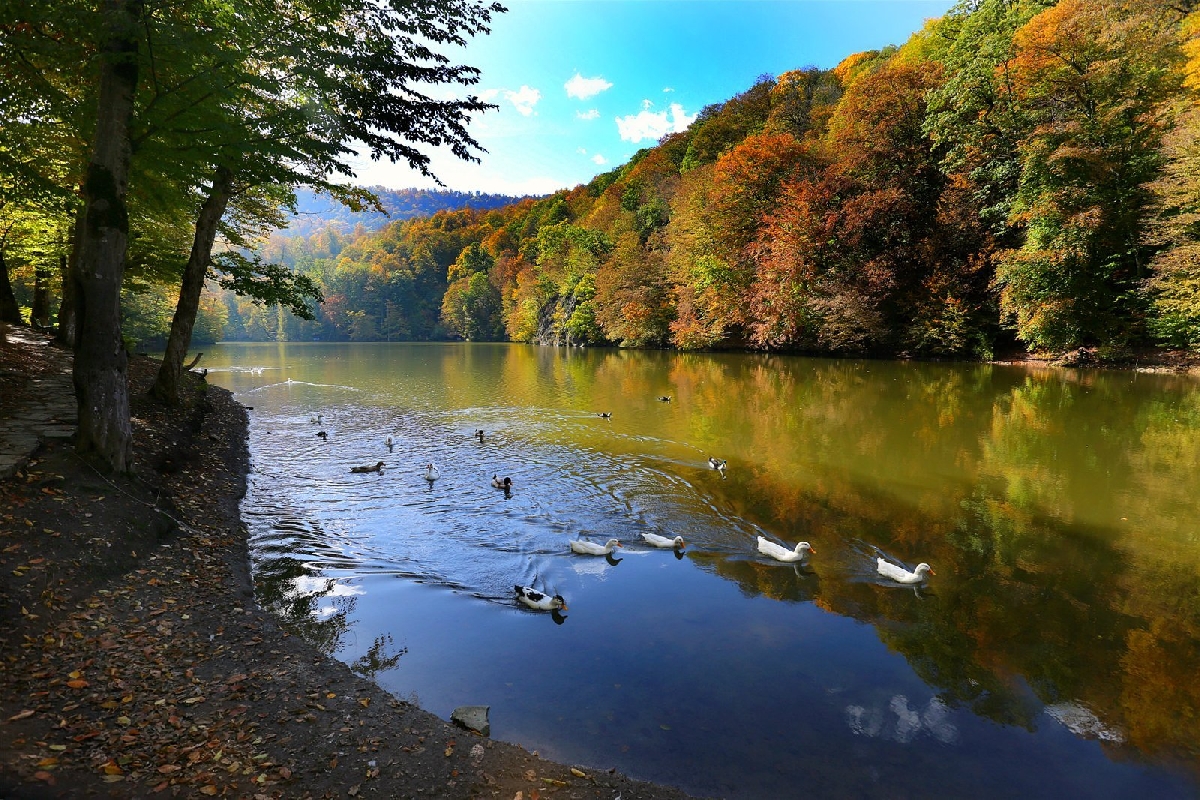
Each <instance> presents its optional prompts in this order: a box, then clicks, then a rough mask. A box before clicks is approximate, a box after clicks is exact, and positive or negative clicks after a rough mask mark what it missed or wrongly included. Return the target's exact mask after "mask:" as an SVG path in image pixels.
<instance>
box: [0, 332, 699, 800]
mask: <svg viewBox="0 0 1200 800" xmlns="http://www.w3.org/2000/svg"><path fill="white" fill-rule="evenodd" d="M27 336H33V337H34V338H37V337H39V336H40V335H35V334H28V335H26V334H23V337H27ZM46 339H48V337H46ZM69 362H70V354H69V353H68V352H66V351H63V350H60V349H57V348H54V347H53V346H51V345H49V344H48V343H46V342H43V343H42V344H41V345H36V346H32V347H30V346H28V345H22V344H17V343H13V342H7V343H3V344H0V377H3V385H0V401H3V402H2V404H0V409H2V411H0V413H2V414H12V413H13V411H14V410H17V409H19V408H21V407H22V405H23V404H24V405H26V406H27V405H28V404H30V403H37V402H39V400H38V394H37V392H36V391H34V390H35V389H38V388H39V387H40V388H43V389H44V387H45V385H46V381H53V380H55V379H57V380H59V381H61V380H62V379H63V375H64V365H66V371H65V375H66V380H68V381H69ZM157 364H158V362H157V361H155V360H151V359H149V358H144V357H133V358H131V359H130V370H129V376H130V386H131V414H132V417H133V424H134V450H135V455H134V467H135V474H134V476H133V477H110V476H104V475H101V474H100V473H98V472H96V471H95V470H93V469H92V468H91V467H90V466H89V465H88V464H86V463H85V462H84V461H83V460H82V459H80V458H79V457H77V456H75V454H74V452H73V448H72V446H71V444H70V442H69V441H68V440H67V439H65V438H64V439H47V440H45V441H43V443H42V444H41V445H40V446H39V447H38V448H37V450H36V451H35V452H34V453H33V454H32V455H31V456H30V457H29V459H28V461H27V462H26V463H24V464H23V465H20V466H18V467H17V468H16V469H15V472H14V474H13V475H12V476H11V477H8V478H6V479H4V480H2V481H0V498H2V500H0V663H2V664H3V670H2V671H0V692H2V695H0V797H5V798H12V799H14V800H15V799H16V798H48V797H67V798H70V797H80V796H84V795H99V796H108V797H129V798H135V797H150V796H153V797H175V796H225V797H255V798H283V797H321V798H332V797H348V796H349V797H364V796H376V797H418V796H426V797H439V798H482V797H498V798H504V800H513V798H520V799H521V800H532V798H538V797H541V798H550V797H562V798H581V799H582V800H592V798H596V799H597V800H598V799H599V798H604V800H612V798H614V797H617V796H620V797H621V798H623V800H683V799H684V798H687V797H688V795H687V794H686V793H685V792H683V791H682V790H679V789H676V788H672V787H665V786H658V785H654V784H650V783H645V782H641V781H636V780H632V779H629V778H627V777H625V776H622V775H620V774H618V773H616V772H615V771H614V770H605V769H594V768H590V767H572V766H570V765H565V764H556V763H553V762H550V761H546V760H544V759H541V758H539V757H538V756H537V755H536V753H529V752H527V751H526V750H524V749H523V748H521V747H519V746H517V745H515V744H511V743H506V742H500V741H494V740H492V739H489V738H486V737H482V736H479V735H477V734H474V733H472V732H469V731H466V730H463V729H460V728H457V727H454V726H453V725H451V724H450V723H449V722H446V721H444V720H442V719H440V718H438V717H437V716H435V715H434V714H432V713H430V712H427V711H424V710H422V709H420V708H418V707H416V706H413V705H411V704H409V703H406V702H403V701H401V700H398V699H397V698H395V697H393V696H392V695H390V694H388V693H387V692H386V691H385V690H383V689H382V688H380V687H379V686H378V685H376V684H375V683H374V682H372V681H371V680H369V679H367V678H364V677H360V676H358V675H356V674H354V673H353V672H351V670H350V668H349V667H348V666H347V665H345V664H343V663H342V662H340V661H337V660H336V659H334V658H333V657H331V656H326V655H324V654H322V653H320V652H319V651H318V650H316V649H315V648H313V647H311V646H310V645H308V644H307V643H305V642H304V641H302V640H301V639H300V637H299V636H297V635H295V634H292V633H290V632H288V631H287V630H286V629H284V628H283V627H282V626H281V624H280V622H279V621H278V620H277V619H276V618H275V617H274V616H272V615H271V614H270V613H269V612H266V611H264V610H263V609H262V608H260V607H259V606H258V604H257V603H256V602H255V600H254V593H253V584H252V578H251V575H250V566H249V559H248V552H247V541H246V530H245V528H244V526H243V525H242V523H241V519H240V509H239V504H240V500H241V498H242V496H243V495H244V493H245V486H246V476H247V474H248V472H247V471H248V469H249V453H248V448H247V444H246V437H247V420H248V418H247V414H246V410H245V408H244V407H242V406H241V405H240V404H238V403H237V402H236V401H234V400H233V397H232V395H231V394H230V393H229V392H228V391H226V390H224V389H220V388H218V387H213V386H208V385H207V384H205V383H204V382H203V381H202V380H201V379H200V378H198V377H195V376H190V377H189V383H190V385H189V386H188V389H187V391H186V394H187V400H186V401H185V405H184V407H183V408H182V409H172V408H167V407H165V406H162V405H160V404H158V403H156V402H155V401H152V400H150V399H148V398H147V397H146V393H145V391H146V388H147V387H148V386H149V381H150V380H152V379H153V375H154V372H155V370H156V369H157ZM55 375H57V378H54V376H55ZM59 386H60V388H61V383H60V384H59Z"/></svg>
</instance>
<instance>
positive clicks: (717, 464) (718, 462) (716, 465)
mask: <svg viewBox="0 0 1200 800" xmlns="http://www.w3.org/2000/svg"><path fill="white" fill-rule="evenodd" d="M727 466H729V462H728V461H726V460H725V459H723V458H713V457H712V456H709V457H708V467H709V469H715V470H717V471H718V472H724V471H725V467H727Z"/></svg>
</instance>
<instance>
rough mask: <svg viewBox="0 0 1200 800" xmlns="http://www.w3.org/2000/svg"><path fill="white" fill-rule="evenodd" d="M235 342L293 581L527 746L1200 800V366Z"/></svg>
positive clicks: (747, 769) (278, 581)
mask: <svg viewBox="0 0 1200 800" xmlns="http://www.w3.org/2000/svg"><path fill="white" fill-rule="evenodd" d="M203 363H204V364H205V365H207V366H208V367H209V370H210V371H209V380H210V381H212V382H214V383H216V384H219V385H222V386H225V387H227V388H229V389H231V390H232V391H233V392H234V393H235V395H236V397H237V399H238V400H240V401H241V402H242V403H244V404H245V405H247V406H252V407H253V410H252V411H251V412H250V420H251V427H250V451H251V458H252V465H253V471H252V474H251V475H250V487H249V491H248V494H247V497H246V499H245V501H244V503H243V506H242V512H243V518H244V519H245V520H246V522H247V525H248V526H249V529H250V533H251V551H252V560H253V566H254V573H255V580H256V587H257V594H258V599H259V602H261V603H262V604H263V605H264V606H266V607H267V608H270V609H272V610H274V611H275V612H276V613H277V614H279V615H280V616H282V617H284V618H285V619H286V620H287V621H288V622H289V624H290V625H292V626H293V627H294V628H296V629H298V630H299V631H301V632H302V633H303V635H304V636H305V637H306V638H307V639H309V640H310V641H312V642H314V643H315V644H316V645H317V646H318V647H320V648H321V649H322V650H324V651H326V652H328V653H331V654H333V655H334V656H336V657H337V658H339V659H341V660H343V661H345V662H347V663H349V664H351V665H352V666H353V667H354V668H355V669H356V670H357V671H359V672H360V673H362V674H366V675H369V676H371V677H372V678H373V679H374V680H376V681H377V682H379V683H380V684H381V685H382V686H384V687H385V688H387V689H388V690H390V691H391V692H393V693H394V694H396V695H397V696H399V697H401V698H404V699H407V700H410V701H412V702H414V703H417V704H419V705H420V706H421V707H423V708H426V709H428V710H430V711H432V712H434V713H436V714H438V715H439V716H441V717H443V718H448V717H449V715H450V712H451V711H452V710H453V709H454V708H455V707H456V706H459V705H470V704H482V705H489V706H491V726H492V732H491V735H492V737H493V738H496V739H503V740H507V741H512V742H517V743H519V744H522V745H524V746H525V747H527V748H529V749H531V750H536V751H538V752H539V753H540V754H541V755H543V756H545V757H548V758H552V759H555V760H559V761H564V762H567V763H572V764H577V765H581V766H586V767H588V768H593V769H604V768H609V767H616V768H618V769H620V770H621V771H623V772H625V773H627V774H629V775H631V776H633V777H637V778H642V779H647V780H653V781H659V782H665V783H669V784H673V785H676V786H679V787H682V788H684V789H686V790H688V791H689V792H692V793H694V794H697V795H701V796H717V797H727V798H756V799H761V798H774V797H794V796H806V797H847V796H854V797H864V798H867V797H878V798H901V797H923V796H943V797H945V796H960V797H961V796H970V797H975V798H985V797H996V798H1012V797H1021V798H1031V797H1032V798H1040V797H1046V798H1058V797H1089V798H1109V797H1111V798H1124V797H1155V798H1174V797H1180V798H1182V797H1195V796H1196V795H1197V793H1198V792H1200V681H1197V678H1196V676H1197V675H1198V674H1200V514H1198V513H1197V512H1198V505H1200V504H1198V498H1200V382H1198V381H1196V380H1195V379H1193V378H1188V377H1181V376H1171V375H1154V374H1146V373H1137V372H1115V371H1114V372H1102V371H1085V370H1064V369H1051V368H1038V367H1022V366H995V365H977V364H923V363H908V362H886V361H865V360H821V359H807V358H799V357H781V356H770V355H754V354H683V353H671V352H648V351H647V352H643V351H623V350H615V349H566V348H540V347H535V346H527V345H517V344H327V343H304V344H296V343H286V344H284V343H279V344H276V343H270V344H227V345H220V346H217V347H210V348H207V349H206V352H205V356H204V361H203ZM660 396H670V402H664V401H661V400H659V399H658V398H659V397H660ZM600 413H611V415H612V416H611V418H604V417H601V416H599V414H600ZM318 415H320V422H319V423H318V422H317V421H316V418H317V416H318ZM480 429H482V430H483V431H484V436H483V441H482V442H481V441H479V439H478V438H477V437H476V436H475V432H476V431H477V430H480ZM319 430H320V431H324V432H325V433H326V435H327V438H325V439H322V438H320V437H318V436H317V435H316V434H317V432H318V431H319ZM388 436H391V437H392V439H393V446H392V447H391V448H389V447H388V446H387V445H386V443H385V442H386V439H387V437H388ZM709 457H717V458H721V459H726V460H727V462H728V468H727V470H726V471H725V472H724V474H722V473H721V472H719V471H717V470H714V469H711V468H710V467H709V464H708V459H709ZM378 461H383V462H384V468H383V470H382V471H381V472H379V473H369V474H352V473H351V472H350V468H351V467H353V466H360V465H373V464H375V463H377V462H378ZM431 462H432V463H434V464H436V465H437V466H438V468H439V470H440V477H439V478H438V479H437V480H436V481H433V482H429V481H427V480H425V477H424V473H425V468H426V465H427V464H429V463H431ZM493 474H495V475H498V476H501V477H503V476H509V477H511V478H512V482H513V488H512V491H511V493H507V494H506V493H505V492H504V491H501V490H499V489H496V488H493V487H492V485H491V479H492V476H493ZM643 533H652V534H658V535H665V536H670V537H674V536H676V535H680V536H682V537H683V538H684V540H685V541H686V546H685V548H684V549H683V551H682V552H681V553H676V552H675V551H672V550H669V549H667V550H663V549H655V548H651V547H648V546H645V545H644V544H640V543H639V541H640V537H641V534H643ZM758 536H764V537H766V538H768V539H770V540H772V541H775V542H779V543H782V544H784V545H786V546H787V547H789V548H790V547H792V546H794V545H795V544H796V543H797V542H799V541H801V540H803V541H808V542H810V543H811V545H812V547H813V549H814V550H815V553H814V555H813V556H812V557H811V559H809V560H808V561H807V562H804V563H802V564H799V565H797V564H785V563H780V562H777V561H773V560H771V559H768V558H766V557H764V556H761V555H759V554H758V552H757V548H756V539H757V537H758ZM578 537H585V538H589V539H591V540H593V541H596V542H599V543H603V542H604V541H605V540H607V539H608V538H610V537H612V538H617V539H619V540H621V542H622V543H623V544H624V547H623V548H621V549H619V550H617V551H616V553H615V555H614V556H612V557H609V558H604V557H598V556H584V555H575V554H572V553H571V552H570V549H569V546H568V545H569V541H570V540H572V539H575V538H578ZM881 555H883V556H885V557H887V558H890V559H892V560H894V561H896V562H899V563H902V564H904V565H906V566H908V567H909V568H912V567H913V566H914V565H915V564H916V563H918V562H928V563H929V564H930V565H932V567H933V569H934V570H935V572H936V575H935V576H934V577H931V578H930V579H929V581H928V583H927V584H926V585H924V586H923V587H915V588H914V587H911V586H901V585H897V584H895V583H893V582H891V581H889V580H887V579H884V578H883V577H881V576H880V575H878V574H877V571H876V559H877V558H878V557H880V556H881ZM515 584H521V585H531V586H534V587H536V588H537V589H539V590H544V591H547V592H549V593H552V594H553V593H558V594H561V595H562V596H563V597H564V598H565V600H566V602H567V604H568V609H567V611H566V612H565V613H563V614H555V615H551V614H548V613H542V612H537V611H532V610H528V609H526V608H524V607H522V606H519V605H518V604H517V603H516V602H515V600H514V593H513V586H514V585H515Z"/></svg>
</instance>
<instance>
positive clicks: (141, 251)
mask: <svg viewBox="0 0 1200 800" xmlns="http://www.w3.org/2000/svg"><path fill="white" fill-rule="evenodd" d="M798 57H799V56H798ZM1198 92H1200V11H1197V10H1196V4H1195V3H1194V2H1192V0H1178V2H1167V1H1166V0H1159V1H1158V2H1153V3H1145V2H1131V1H1130V0H1087V1H1085V0H1062V2H1050V0H964V2H962V3H960V4H959V5H958V6H956V7H955V8H954V9H952V10H951V12H949V13H948V14H946V15H945V16H944V17H942V18H940V19H937V20H932V21H930V22H929V23H928V24H927V25H926V26H925V28H924V29H923V30H921V31H919V32H918V33H917V34H915V35H914V36H913V37H911V39H910V40H909V41H907V42H906V43H904V44H903V45H901V46H898V47H890V48H887V49H885V50H882V51H876V52H865V53H857V54H854V55H851V56H849V57H848V58H846V59H845V60H844V61H842V63H840V64H838V65H837V66H836V67H834V68H833V69H828V70H826V69H818V68H815V67H802V68H799V69H796V70H794V71H791V72H787V73H784V74H781V75H779V76H770V75H763V76H761V77H760V78H759V79H758V80H757V81H756V82H755V83H754V84H753V85H752V86H750V87H749V88H747V89H746V90H745V91H744V92H742V93H741V94H739V95H737V96H736V97H733V98H731V99H729V100H727V101H726V102H724V103H720V104H716V105H712V106H708V107H706V108H704V109H703V110H702V112H701V113H700V114H699V116H698V118H697V119H696V121H695V122H694V123H693V124H692V125H691V126H690V127H689V128H688V129H687V130H686V131H684V132H682V133H677V134H670V135H668V136H666V137H665V138H663V139H662V140H661V141H660V142H659V143H658V144H657V146H654V147H651V148H647V149H644V150H641V151H639V152H638V153H637V154H636V155H635V156H634V157H633V158H632V159H631V160H630V161H629V162H628V163H626V164H623V165H621V166H620V167H618V168H616V169H614V170H612V171H611V172H608V173H605V174H601V175H598V176H597V177H596V178H594V179H593V180H592V181H591V182H590V183H588V184H586V185H581V186H577V187H576V188H574V189H571V190H564V191H560V192H558V193H556V194H554V195H551V196H548V197H541V198H524V199H520V200H516V199H514V202H512V203H510V204H508V205H502V206H497V204H496V203H495V202H493V203H490V204H487V205H486V206H482V207H481V206H480V205H479V204H476V205H475V207H465V208H464V207H458V208H445V209H444V210H440V211H437V212H436V213H433V214H432V215H423V216H414V217H411V218H407V219H395V218H393V221H392V222H391V223H390V224H389V225H386V226H384V227H377V226H374V225H372V226H365V225H362V224H358V225H355V224H353V223H351V222H347V221H346V218H347V215H344V214H343V215H342V219H331V218H327V219H326V220H325V222H324V224H323V225H320V226H316V227H314V226H313V225H311V224H309V225H308V226H307V227H304V228H302V229H299V230H297V229H292V230H290V231H287V230H285V231H282V232H281V231H279V230H276V231H275V232H274V233H270V230H271V229H272V227H278V226H279V225H281V224H283V222H284V219H285V214H283V212H280V213H279V214H277V215H274V216H273V212H268V211H266V210H264V209H266V208H268V207H269V205H270V203H272V202H276V201H278V200H279V199H280V197H281V195H279V194H277V193H272V192H271V191H270V190H269V188H266V187H265V186H263V187H260V188H259V189H258V193H257V194H256V195H254V196H252V197H251V198H250V200H251V201H252V202H251V201H246V200H245V198H243V202H242V203H241V205H240V206H238V207H236V208H235V207H234V206H236V205H237V204H236V203H235V204H234V205H231V207H230V212H229V214H228V215H227V218H226V220H225V222H224V223H223V225H224V227H223V228H222V230H221V232H220V235H219V236H218V238H217V247H216V251H217V255H216V256H215V257H214V258H213V260H212V262H211V263H210V272H209V281H208V283H207V285H206V288H205V291H204V293H203V295H202V297H201V299H200V302H199V315H198V318H197V323H196V329H195V337H196V339H197V340H199V341H203V340H217V339H222V338H224V339H242V340H247V339H248V340H273V339H293V340H309V339H323V340H353V341H374V340H430V339H456V338H461V339H467V340H512V341H521V342H539V343H560V344H613V345H619V346H627V347H672V348H679V349H701V348H750V349H763V350H787V351H798V352H810V353H830V354H874V355H906V356H915V357H953V358H989V357H992V356H993V355H994V354H995V353H996V352H997V351H999V350H1010V349H1013V348H1018V347H1023V348H1027V349H1030V350H1040V351H1051V352H1055V351H1057V352H1062V351H1064V350H1067V349H1070V348H1075V347H1078V346H1082V345H1088V346H1097V347H1099V348H1100V350H1101V352H1102V353H1111V354H1113V355H1119V354H1121V353H1123V352H1126V351H1127V350H1128V349H1130V348H1133V347H1145V346H1151V345H1159V346H1171V347H1191V348H1195V347H1200V222H1198V220H1200V174H1198V173H1197V168H1196V165H1197V164H1198V163H1200V104H1197V102H1196V101H1197V93H1198ZM485 157H486V156H485ZM136 161H137V159H136V158H135V164H136ZM149 172H150V173H153V172H154V170H149ZM62 174H65V173H62ZM152 179H153V180H159V178H155V176H154V175H153V174H148V175H147V176H146V178H145V179H144V181H145V182H144V184H143V186H142V188H141V189H138V187H136V186H135V187H134V189H135V190H137V191H140V192H142V193H144V195H145V197H144V199H143V201H142V202H143V213H142V214H141V215H140V216H139V215H138V214H137V213H136V212H137V211H138V209H136V208H135V214H134V216H133V217H132V218H131V222H130V224H131V227H132V228H133V232H132V238H131V241H133V243H134V244H133V245H132V248H133V249H132V250H131V255H130V264H129V269H128V271H127V273H126V275H125V282H124V288H123V294H122V307H123V317H124V323H123V324H124V332H125V336H126V338H127V339H130V340H133V341H138V342H151V343H152V342H155V341H159V342H161V341H163V340H164V339H165V337H166V331H167V329H168V328H169V326H170V319H171V314H172V312H173V310H174V306H175V298H176V295H177V293H178V277H177V275H178V269H179V268H180V266H181V265H182V264H183V263H184V262H186V261H187V259H188V249H187V248H188V246H189V245H190V244H191V233H192V231H191V229H190V228H189V227H188V223H187V213H186V209H179V208H178V207H174V208H169V209H168V210H167V212H166V213H165V214H164V213H151V211H150V210H149V209H151V208H152V203H151V201H152V200H153V195H154V192H155V191H157V190H158V188H157V186H156V185H155V184H154V182H153V180H152ZM10 183H11V181H10ZM317 188H318V189H321V188H322V186H321V185H317ZM324 188H325V189H326V190H329V188H330V186H329V185H324ZM333 194H334V195H335V196H337V198H338V199H340V200H343V201H345V202H349V203H350V204H351V205H352V206H353V207H354V208H356V209H367V210H369V209H370V203H369V202H368V201H365V200H364V199H363V197H362V196H361V195H355V194H354V193H347V192H345V191H342V192H341V193H340V194H339V193H338V191H336V190H334V191H333ZM46 196H48V197H49V196H55V195H53V193H49V194H47V195H46ZM55 197H56V198H58V199H56V200H55V201H54V202H53V203H43V204H40V205H39V204H36V203H34V204H29V203H25V204H21V203H16V202H13V201H11V200H10V201H6V203H5V205H4V207H3V208H0V215H2V216H4V218H5V220H4V228H3V231H4V237H3V239H2V240H0V254H2V255H3V259H4V265H5V278H6V279H7V278H10V277H11V281H12V284H13V287H14V290H15V296H16V298H17V300H18V301H19V305H21V306H24V308H25V315H26V317H32V318H33V319H34V320H36V321H39V322H43V323H44V322H47V321H49V320H50V318H51V315H52V310H53V307H54V303H53V298H54V296H55V295H56V293H59V292H60V291H61V279H60V273H61V271H62V269H65V258H66V255H65V253H66V251H67V250H68V249H69V239H70V236H71V234H70V225H69V224H68V220H69V218H70V215H71V214H72V213H73V212H72V206H71V204H70V203H69V202H62V201H61V196H55ZM283 197H284V198H285V199H286V196H285V195H284V196H283ZM196 202H198V200H197V201H196ZM255 204H257V206H256V205H255ZM459 205H460V206H461V205H462V204H461V203H460V204H459ZM467 205H470V204H469V203H468V204H467ZM350 218H351V219H353V215H350ZM376 218H378V215H376ZM247 219H252V220H254V221H255V225H249V224H247V223H246V220H247ZM239 222H240V223H241V224H240V225H239ZM139 226H141V230H139ZM230 231H233V234H232V235H230ZM222 242H223V244H222ZM223 258H224V259H228V260H229V263H234V262H236V261H237V260H238V259H239V258H240V259H241V260H242V261H244V262H246V263H247V264H249V265H250V266H251V267H256V268H257V269H258V275H259V276H260V278H261V276H263V275H265V276H267V280H266V283H271V282H272V281H273V282H274V285H275V287H276V289H277V291H274V292H268V291H263V290H262V288H261V287H262V285H263V284H264V281H263V280H259V281H258V283H257V284H255V283H254V282H253V281H241V282H239V281H238V280H236V279H235V278H232V277H230V276H228V275H226V276H225V278H224V279H223V280H222V281H221V282H220V283H218V282H217V281H216V280H214V278H216V277H218V269H217V266H218V265H220V264H221V263H223V262H222V261H221V259H223ZM272 270H273V271H272ZM235 271H236V270H235ZM256 285H257V287H258V289H257V290H255V286H256ZM280 287H282V288H281V289H280ZM3 288H5V287H3V286H0V289H3ZM248 289H249V291H248Z"/></svg>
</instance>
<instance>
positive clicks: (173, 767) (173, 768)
mask: <svg viewBox="0 0 1200 800" xmlns="http://www.w3.org/2000/svg"><path fill="white" fill-rule="evenodd" d="M181 769H183V767H181V766H179V765H178V764H163V765H162V766H161V767H159V768H158V771H159V772H161V773H162V774H164V775H166V774H167V773H168V772H178V771H179V770H181Z"/></svg>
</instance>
